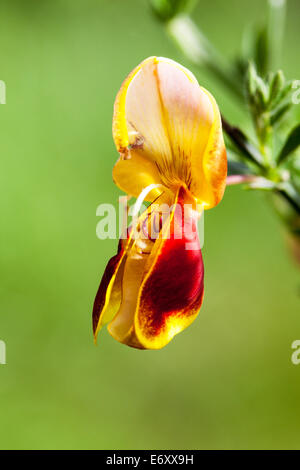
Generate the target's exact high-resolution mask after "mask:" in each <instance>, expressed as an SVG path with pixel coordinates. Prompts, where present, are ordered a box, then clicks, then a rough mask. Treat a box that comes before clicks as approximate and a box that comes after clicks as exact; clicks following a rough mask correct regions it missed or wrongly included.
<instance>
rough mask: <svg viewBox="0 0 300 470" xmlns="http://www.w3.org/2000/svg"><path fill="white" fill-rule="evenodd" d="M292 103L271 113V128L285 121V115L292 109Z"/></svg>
mask: <svg viewBox="0 0 300 470" xmlns="http://www.w3.org/2000/svg"><path fill="white" fill-rule="evenodd" d="M291 107H292V103H285V104H283V105H282V106H280V107H279V108H277V109H275V110H274V111H272V113H271V118H270V124H271V126H275V124H277V123H278V122H279V121H280V120H281V119H283V117H284V115H285V114H286V113H287V112H288V111H289V110H290V109H291Z"/></svg>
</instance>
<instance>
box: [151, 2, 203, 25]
mask: <svg viewBox="0 0 300 470" xmlns="http://www.w3.org/2000/svg"><path fill="white" fill-rule="evenodd" d="M196 1H197V0H150V5H151V8H152V10H153V11H154V13H155V14H156V15H157V16H158V18H159V19H160V20H162V21H168V20H171V19H172V18H174V16H176V15H179V14H180V13H186V12H188V11H190V10H191V8H192V7H193V6H194V4H195V3H196Z"/></svg>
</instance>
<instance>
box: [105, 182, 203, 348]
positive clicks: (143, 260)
mask: <svg viewBox="0 0 300 470" xmlns="http://www.w3.org/2000/svg"><path fill="white" fill-rule="evenodd" d="M177 201H178V204H177V205H175V208H174V210H173V212H172V213H171V216H170V218H169V220H168V221H167V222H166V223H165V225H164V227H163V229H162V232H163V233H162V235H161V237H160V238H159V239H157V240H156V241H155V243H154V246H153V248H152V250H151V252H150V254H149V255H148V257H147V256H144V257H142V256H141V257H138V256H136V254H137V253H136V252H135V253H134V254H131V250H132V249H131V250H130V252H129V253H128V258H127V261H126V264H125V268H124V276H123V288H122V289H123V298H122V302H121V307H120V309H119V311H118V314H117V315H116V316H115V318H114V319H113V320H112V322H111V323H110V324H109V325H108V330H109V332H110V334H111V335H112V336H113V337H114V338H115V339H117V340H118V341H120V342H122V343H125V344H127V345H129V346H132V347H136V348H140V349H159V348H162V347H163V346H165V345H166V344H167V343H168V342H169V341H170V340H171V339H172V338H173V337H174V335H176V334H177V333H179V332H180V331H181V330H183V329H184V328H186V327H187V326H188V325H189V324H190V323H192V321H193V320H194V319H195V318H196V316H197V314H198V311H199V309H200V306H201V303H202V299H203V276H204V268H203V261H202V255H201V250H200V246H199V240H198V235H197V228H196V218H195V217H192V216H191V217H190V218H189V219H188V222H187V223H186V224H185V231H184V233H183V237H182V238H177V236H176V234H178V233H180V230H179V231H178V228H179V229H180V228H181V227H182V223H183V222H182V210H178V209H182V208H183V204H184V202H188V203H191V202H192V198H188V197H187V191H186V190H185V189H184V188H183V187H182V188H181V189H180V190H179V192H178V198H177V199H176V201H175V203H176V202H177ZM187 243H188V244H190V245H192V249H190V250H189V249H187Z"/></svg>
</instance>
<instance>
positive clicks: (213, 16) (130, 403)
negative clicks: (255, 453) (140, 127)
mask: <svg viewBox="0 0 300 470" xmlns="http://www.w3.org/2000/svg"><path fill="white" fill-rule="evenodd" d="M241 3H242V5H241ZM288 3H289V10H288V17H287V21H288V28H287V32H286V36H285V46H284V51H285V53H284V62H283V68H284V70H285V72H286V74H287V76H288V77H290V78H298V79H299V78H300V63H299V60H298V58H299V51H298V46H299V20H298V19H299V14H300V5H299V2H298V1H297V0H289V2H288ZM265 12H266V4H265V2H263V1H262V0H245V1H243V2H240V1H239V0H231V1H227V2H224V1H223V0H214V1H213V2H207V1H200V4H199V5H198V7H197V8H196V10H195V12H194V18H195V20H196V21H197V22H198V23H199V24H200V25H201V27H202V29H203V31H204V32H205V33H207V34H208V36H209V37H210V38H211V39H212V40H213V41H214V43H215V44H216V45H217V47H218V48H219V49H220V50H221V51H222V52H223V53H224V54H226V55H228V56H232V55H234V54H235V52H236V51H237V49H238V47H239V44H240V38H241V33H242V30H243V28H244V26H245V24H246V23H247V22H248V21H252V20H253V21H255V20H257V19H263V18H264V15H265ZM0 46H1V47H0V50H1V68H0V79H1V80H5V82H6V85H7V104H6V105H1V106H0V122H1V138H0V151H1V166H2V170H1V173H0V178H1V191H2V196H1V214H2V223H1V248H0V250H1V253H0V263H1V297H0V298H1V313H0V339H2V340H5V342H6V344H7V365H5V366H4V365H2V366H0V447H1V448H3V449H11V448H19V449H28V448H33V449H76V448H79V449H130V448H131V449H132V448H133V449H163V448H167V449H180V448H181V449H203V448H206V449H216V448H222V449H223V448H224V449H229V448H235V449H252V448H258V449H260V448H298V449H299V448H300V429H299V420H300V400H299V396H300V395H299V388H300V365H299V366H298V367H297V366H295V365H293V364H292V363H291V354H292V350H291V343H292V342H293V341H294V340H295V339H300V275H299V270H297V268H296V267H295V266H294V265H293V263H292V261H291V260H290V258H289V256H288V252H287V249H286V246H285V244H284V239H283V238H282V232H281V227H280V225H279V222H278V220H277V218H276V216H275V215H274V214H273V212H272V210H271V209H270V206H269V205H268V202H267V200H266V199H265V196H264V195H263V194H260V193H254V192H253V193H252V192H251V193H250V192H246V191H242V190H241V188H238V187H235V188H229V189H228V190H227V192H226V194H225V197H224V200H223V202H222V204H221V205H220V206H219V207H218V208H216V209H215V210H212V211H210V212H209V213H206V218H205V247H204V259H205V267H206V296H205V301H204V304H203V307H202V310H201V313H200V315H199V317H198V319H197V320H196V322H195V323H194V324H193V325H192V326H191V327H190V328H188V329H187V330H186V331H185V332H184V333H182V334H180V335H178V336H177V337H176V338H175V339H174V340H173V341H172V342H171V343H170V344H169V345H168V346H167V347H166V348H165V349H163V350H161V351H138V350H134V349H130V348H128V347H126V346H123V345H121V344H119V343H117V342H116V341H114V340H113V339H112V338H111V337H110V336H109V334H108V333H107V332H106V331H103V332H102V334H101V335H100V338H99V346H98V347H95V346H94V344H93V339H92V333H91V309H92V304H93V300H94V296H95V293H96V290H97V288H98V284H99V281H100V278H101V275H102V272H103V269H104V267H105V264H106V262H107V260H108V258H109V257H110V256H112V254H114V252H115V249H116V242H115V241H112V240H106V241H100V240H98V239H97V238H96V232H95V229H96V223H97V221H98V219H97V217H96V207H97V206H98V204H100V203H102V202H105V203H117V198H118V196H119V194H120V191H119V190H118V189H117V188H116V187H115V186H114V185H113V183H112V179H111V171H112V166H113V164H114V161H115V160H116V158H117V152H116V150H115V148H114V145H113V141H112V137H111V120H112V107H113V101H114V98H115V95H116V92H117V91H118V89H119V87H120V84H121V81H122V80H123V79H124V78H125V76H126V75H127V74H128V72H129V71H130V70H131V69H132V68H133V67H134V66H136V65H137V64H138V63H139V62H140V61H141V60H143V59H144V58H145V57H147V56H149V55H163V56H167V57H171V58H173V59H175V60H179V61H180V62H182V63H183V64H185V65H187V66H189V64H188V63H187V62H186V61H185V60H184V59H183V58H182V56H181V55H180V53H179V52H178V51H177V50H176V49H175V47H174V46H173V44H172V43H170V42H169V41H168V39H167V38H166V36H165V33H164V31H163V29H162V26H161V25H160V24H159V23H158V22H157V21H156V20H155V18H153V16H152V15H151V14H150V12H149V9H148V7H147V2H146V1H144V0H126V1H125V0H102V1H101V0H86V1H84V0H81V1H80V0H39V1H38V0H36V1H33V0H31V1H29V0H27V1H24V0H18V1H17V0H6V1H5V0H1V4H0ZM193 71H195V69H193ZM195 72H196V73H197V77H198V78H199V81H200V82H201V84H203V85H204V86H205V87H207V88H208V89H209V90H210V91H211V92H213V93H214V95H215V96H216V98H217V100H218V102H219V105H220V107H221V108H222V111H223V112H224V114H225V115H226V116H227V118H228V119H230V120H231V121H232V122H233V123H240V124H242V123H243V121H245V110H244V109H237V107H236V106H235V103H234V101H233V99H232V97H231V96H230V95H229V94H228V93H227V92H225V91H224V89H223V88H222V87H221V86H220V85H219V84H218V83H216V82H215V81H213V80H212V79H211V78H210V77H209V75H208V74H206V73H205V71H200V72H199V71H195Z"/></svg>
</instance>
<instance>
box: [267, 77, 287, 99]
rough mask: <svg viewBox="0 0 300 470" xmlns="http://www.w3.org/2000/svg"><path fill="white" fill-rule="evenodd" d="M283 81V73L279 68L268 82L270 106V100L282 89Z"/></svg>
mask: <svg viewBox="0 0 300 470" xmlns="http://www.w3.org/2000/svg"><path fill="white" fill-rule="evenodd" d="M284 83H285V78H284V74H283V72H282V71H281V70H278V72H277V73H276V74H275V75H274V77H273V79H272V80H271V82H270V95H269V105H270V106H272V102H273V101H274V100H275V98H276V97H277V96H278V94H279V92H280V91H281V90H282V88H283V86H284Z"/></svg>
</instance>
